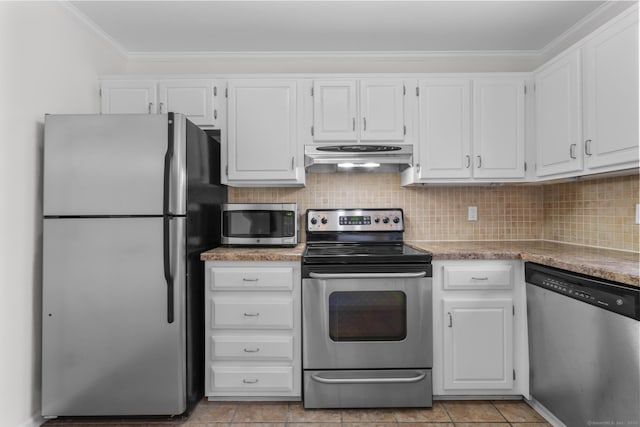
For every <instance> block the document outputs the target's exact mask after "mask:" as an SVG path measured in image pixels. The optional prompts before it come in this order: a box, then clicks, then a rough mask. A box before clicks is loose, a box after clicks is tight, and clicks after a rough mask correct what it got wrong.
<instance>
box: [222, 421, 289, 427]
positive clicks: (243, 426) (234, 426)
mask: <svg viewBox="0 0 640 427" xmlns="http://www.w3.org/2000/svg"><path fill="white" fill-rule="evenodd" d="M229 425H230V426H231V427H285V426H286V424H285V423H258V422H255V423H254V422H251V423H231V424H229Z"/></svg>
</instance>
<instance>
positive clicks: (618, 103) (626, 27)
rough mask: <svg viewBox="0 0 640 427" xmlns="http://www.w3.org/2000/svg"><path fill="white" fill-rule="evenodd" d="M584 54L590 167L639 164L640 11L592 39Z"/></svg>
mask: <svg viewBox="0 0 640 427" xmlns="http://www.w3.org/2000/svg"><path fill="white" fill-rule="evenodd" d="M583 52H584V62H583V73H584V138H585V155H586V167H587V168H589V169H598V168H604V167H608V166H615V165H618V166H619V168H625V167H637V166H638V164H639V163H638V17H637V12H635V13H632V14H630V15H629V16H627V17H626V18H625V19H623V20H621V21H620V22H618V23H616V24H615V25H613V26H612V27H611V28H608V29H607V30H605V31H603V32H601V33H600V34H598V35H596V36H595V37H594V38H592V39H591V40H589V41H588V42H587V43H586V44H585V46H584V51H583Z"/></svg>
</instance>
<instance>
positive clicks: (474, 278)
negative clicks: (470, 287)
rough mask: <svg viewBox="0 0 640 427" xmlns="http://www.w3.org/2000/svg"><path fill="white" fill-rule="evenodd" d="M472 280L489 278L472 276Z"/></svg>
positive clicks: (486, 278)
mask: <svg viewBox="0 0 640 427" xmlns="http://www.w3.org/2000/svg"><path fill="white" fill-rule="evenodd" d="M471 280H489V278H488V277H486V276H485V277H472V278H471Z"/></svg>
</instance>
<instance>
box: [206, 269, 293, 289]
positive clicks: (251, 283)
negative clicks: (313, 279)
mask: <svg viewBox="0 0 640 427" xmlns="http://www.w3.org/2000/svg"><path fill="white" fill-rule="evenodd" d="M210 277H211V289H212V290H216V289H292V288H293V269H292V268H286V267H283V268H268V269H267V268H212V269H211V270H210Z"/></svg>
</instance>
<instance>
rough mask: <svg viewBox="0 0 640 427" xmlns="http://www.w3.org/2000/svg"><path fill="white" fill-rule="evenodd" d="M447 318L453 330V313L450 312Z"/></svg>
mask: <svg viewBox="0 0 640 427" xmlns="http://www.w3.org/2000/svg"><path fill="white" fill-rule="evenodd" d="M447 316H449V327H450V328H453V316H452V315H451V312H448V313H447Z"/></svg>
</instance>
